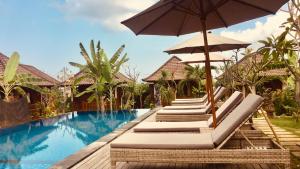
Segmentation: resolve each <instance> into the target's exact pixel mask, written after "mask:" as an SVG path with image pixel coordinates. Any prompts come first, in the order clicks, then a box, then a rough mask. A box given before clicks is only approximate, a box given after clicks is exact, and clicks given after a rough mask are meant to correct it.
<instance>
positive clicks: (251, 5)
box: [233, 0, 275, 14]
mask: <svg viewBox="0 0 300 169" xmlns="http://www.w3.org/2000/svg"><path fill="white" fill-rule="evenodd" d="M233 1H235V2H238V3H240V4H243V5H246V6H250V7H252V8H255V9H258V10H261V11H264V12H266V13H269V14H275V12H273V11H270V10H268V9H265V8H262V7H260V6H256V5H253V4H250V3H247V2H244V1H241V0H233Z"/></svg>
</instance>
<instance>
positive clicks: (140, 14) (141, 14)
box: [121, 1, 172, 24]
mask: <svg viewBox="0 0 300 169" xmlns="http://www.w3.org/2000/svg"><path fill="white" fill-rule="evenodd" d="M170 3H172V1H169V2H166V3H164V4H162V5H159V6H157V7H156V8H153V9H151V10H149V11H146V12H144V13H139V14H137V15H135V16H134V17H133V18H135V17H138V16H143V15H145V14H148V13H150V12H152V11H154V10H156V9H158V8H161V7H164V6H166V5H168V4H170ZM130 19H132V18H129V19H126V20H124V21H122V22H121V23H122V24H124V23H125V22H127V21H128V20H130Z"/></svg>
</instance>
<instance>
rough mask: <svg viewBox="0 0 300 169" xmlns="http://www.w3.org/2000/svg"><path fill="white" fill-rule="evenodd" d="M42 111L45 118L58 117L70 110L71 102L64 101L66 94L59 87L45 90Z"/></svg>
mask: <svg viewBox="0 0 300 169" xmlns="http://www.w3.org/2000/svg"><path fill="white" fill-rule="evenodd" d="M43 93H44V94H43V97H42V103H41V105H40V106H41V110H42V112H43V113H44V114H42V116H43V117H51V116H56V115H57V114H60V113H64V112H66V111H69V110H70V107H71V106H70V100H68V99H64V94H63V92H62V90H60V89H59V87H58V86H54V87H52V88H43Z"/></svg>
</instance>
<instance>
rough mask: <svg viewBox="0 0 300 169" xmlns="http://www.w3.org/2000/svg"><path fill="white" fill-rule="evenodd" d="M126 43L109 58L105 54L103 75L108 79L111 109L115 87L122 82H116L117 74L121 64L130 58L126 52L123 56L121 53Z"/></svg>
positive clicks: (111, 107) (111, 108)
mask: <svg viewBox="0 0 300 169" xmlns="http://www.w3.org/2000/svg"><path fill="white" fill-rule="evenodd" d="M124 48H125V45H122V46H121V47H120V48H119V49H118V50H117V51H116V52H115V54H114V55H113V56H112V57H111V58H110V59H108V58H107V56H106V55H104V63H103V76H104V78H105V79H106V83H107V87H108V91H109V103H110V104H109V105H110V110H111V111H112V110H113V99H114V94H113V91H114V89H115V88H116V87H117V86H118V85H120V84H121V83H122V82H116V81H115V76H116V74H117V73H118V72H119V71H120V68H121V66H122V65H123V64H124V63H126V62H127V61H128V60H129V59H128V58H127V54H124V55H123V56H122V57H121V58H120V56H121V54H122V52H123V51H124Z"/></svg>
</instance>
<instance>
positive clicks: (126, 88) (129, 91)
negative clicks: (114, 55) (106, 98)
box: [121, 64, 140, 110]
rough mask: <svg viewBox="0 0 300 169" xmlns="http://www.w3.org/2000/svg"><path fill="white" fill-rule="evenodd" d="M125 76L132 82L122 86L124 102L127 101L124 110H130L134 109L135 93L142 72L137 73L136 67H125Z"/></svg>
mask: <svg viewBox="0 0 300 169" xmlns="http://www.w3.org/2000/svg"><path fill="white" fill-rule="evenodd" d="M124 70H125V74H126V75H127V77H128V78H129V79H130V82H128V83H127V84H124V85H122V89H123V92H122V93H123V94H122V97H121V98H122V100H125V105H124V107H123V108H124V109H126V110H129V109H131V108H132V107H133V108H134V105H135V103H136V102H135V96H136V94H135V92H136V90H137V89H136V88H137V86H138V79H139V77H140V72H138V71H137V69H136V67H133V66H130V65H129V64H128V65H125V66H124Z"/></svg>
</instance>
